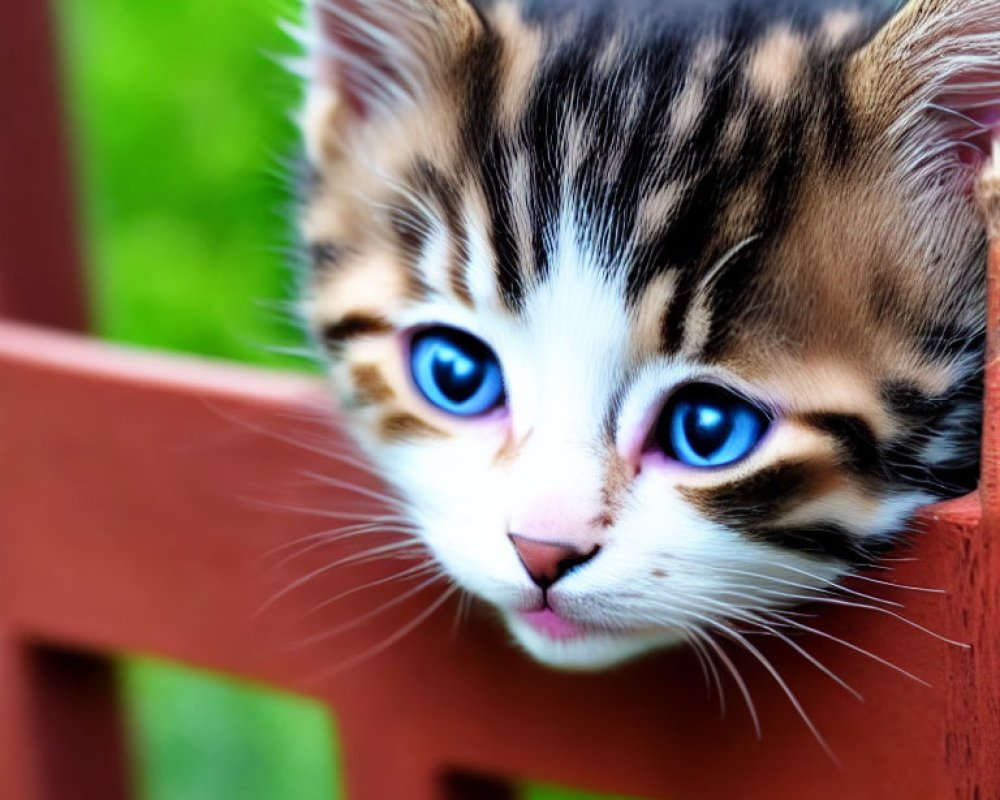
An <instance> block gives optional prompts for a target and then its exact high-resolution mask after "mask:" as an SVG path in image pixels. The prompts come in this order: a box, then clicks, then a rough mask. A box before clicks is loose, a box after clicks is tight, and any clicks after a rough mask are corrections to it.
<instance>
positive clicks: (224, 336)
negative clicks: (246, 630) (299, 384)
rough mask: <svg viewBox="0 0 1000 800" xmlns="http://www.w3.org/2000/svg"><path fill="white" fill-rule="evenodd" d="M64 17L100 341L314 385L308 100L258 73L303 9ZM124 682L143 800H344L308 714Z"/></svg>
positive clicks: (131, 662) (107, 9) (331, 743)
mask: <svg viewBox="0 0 1000 800" xmlns="http://www.w3.org/2000/svg"><path fill="white" fill-rule="evenodd" d="M30 1H31V2H34V0H30ZM56 9H57V12H58V14H57V17H58V23H59V35H60V43H61V52H62V58H63V74H64V75H65V93H66V100H67V106H68V109H69V116H70V119H71V123H72V129H73V131H74V133H75V136H74V145H73V146H74V147H75V150H76V164H77V170H78V185H79V187H80V195H81V207H82V215H83V228H84V241H85V246H86V248H87V251H88V259H87V261H88V264H89V269H90V274H89V290H90V292H91V304H92V308H93V309H94V313H95V325H96V327H97V330H98V332H99V333H100V334H101V335H103V336H105V337H107V338H109V339H114V340H118V341H124V342H130V343H135V344H141V345H145V346H149V347H157V348H164V349H169V350H177V351H185V352H191V353H200V354H206V355H210V356H217V357H222V358H230V359H237V360H241V361H249V362H254V363H258V364H263V365H267V366H272V367H282V368H289V367H292V368H306V367H307V365H308V361H306V360H303V359H301V358H296V357H293V356H289V355H286V354H283V351H286V350H288V349H292V350H294V349H300V348H302V347H303V346H304V343H303V337H302V335H301V334H300V333H299V331H298V330H297V328H296V326H295V325H294V324H292V323H291V322H290V319H289V314H288V313H287V308H288V305H289V304H290V302H291V301H292V299H293V298H294V296H295V275H294V271H293V270H292V269H291V268H290V266H289V264H290V261H291V259H290V258H289V256H288V251H289V250H290V249H291V244H292V237H291V235H290V227H289V224H288V220H289V218H290V216H291V214H290V208H289V206H290V195H289V191H288V186H289V181H288V179H287V173H288V167H287V165H286V162H287V160H288V158H289V157H290V155H291V154H293V153H294V152H295V130H294V126H293V125H292V124H291V122H290V116H289V114H290V111H291V110H292V109H294V108H295V106H296V105H297V102H298V100H297V98H298V92H297V87H296V84H295V82H294V81H293V79H292V78H291V77H290V76H288V75H287V74H285V73H284V72H283V71H282V70H281V69H280V68H278V67H277V66H276V65H275V63H274V62H273V61H272V60H270V59H269V58H268V57H267V56H266V54H267V53H272V54H273V53H287V52H289V51H290V49H291V43H290V42H289V41H288V40H287V39H286V38H285V37H284V36H283V35H282V34H281V33H280V32H279V30H278V27H277V25H276V24H275V21H276V20H277V18H278V17H279V16H283V17H285V18H294V17H295V16H296V11H297V6H296V5H295V3H294V0H56ZM121 680H122V687H123V689H124V693H125V698H126V705H127V710H128V715H129V725H130V730H131V732H132V737H133V746H134V750H135V754H136V759H137V765H138V770H137V781H138V784H139V785H138V787H137V788H138V795H139V797H141V798H144V800H331V799H332V798H337V797H340V796H341V791H340V785H341V784H340V774H341V768H340V764H339V763H338V761H337V757H336V731H335V722H334V721H333V720H331V719H330V716H329V714H328V713H327V711H326V709H324V708H322V707H320V706H318V705H317V704H315V703H312V702H310V701H307V700H304V699H302V698H296V697H289V696H285V695H280V694H276V693H271V692H264V691H261V690H260V689H257V688H253V687H249V686H247V685H245V684H242V683H240V682H237V681H232V680H228V679H223V678H220V677H218V676H210V675H206V674H203V673H199V672H195V671H192V670H187V669H182V668H180V667H177V666H172V665H167V664H163V663H159V662H154V661H148V660H138V659H126V660H124V661H123V662H122V666H121ZM524 797H525V800H588V798H590V799H591V800H593V797H594V796H592V795H583V794H580V793H574V792H570V791H567V790H561V789H555V788H551V787H542V786H534V785H532V786H527V787H525V789H524ZM387 800H388V799H387Z"/></svg>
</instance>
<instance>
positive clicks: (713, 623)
mask: <svg viewBox="0 0 1000 800" xmlns="http://www.w3.org/2000/svg"><path fill="white" fill-rule="evenodd" d="M703 610H706V611H708V609H703ZM685 613H687V614H690V615H691V616H694V617H696V618H698V619H700V620H701V621H702V622H704V623H705V624H706V625H708V626H709V627H710V628H713V629H715V630H717V631H719V632H720V633H721V634H722V635H723V636H725V637H726V638H729V639H732V640H733V641H735V642H736V643H737V644H739V645H742V647H743V648H744V649H745V650H746V651H747V652H748V653H749V654H750V655H751V656H753V658H754V659H756V660H757V661H758V662H759V663H760V664H761V666H763V667H764V669H765V670H767V672H768V674H769V675H770V676H771V677H772V678H773V679H774V681H775V683H777V685H778V686H779V687H780V688H781V691H782V692H783V693H784V694H785V697H787V698H788V701H789V702H790V703H791V704H792V707H793V708H794V709H795V711H796V713H798V715H799V717H800V718H801V719H802V721H803V722H804V723H805V725H806V727H807V728H808V729H809V731H810V733H812V735H813V737H814V738H815V739H816V741H817V743H818V744H819V745H820V747H822V748H823V751H824V752H825V753H826V754H827V756H828V757H829V758H830V760H831V761H833V762H834V763H835V764H837V765H838V766H839V765H840V761H839V760H838V759H837V756H836V755H835V754H834V752H833V750H831V749H830V746H829V745H828V744H827V742H826V740H825V739H824V738H823V736H822V734H820V732H819V729H818V728H817V727H816V725H815V724H814V723H813V721H812V719H811V718H810V717H809V715H808V714H807V713H806V710H805V708H803V706H802V703H801V702H799V699H798V697H797V696H796V695H795V692H793V691H792V689H791V687H790V686H789V685H788V683H787V682H786V681H785V679H784V678H782V677H781V673H779V672H778V670H777V669H775V667H774V665H773V664H772V663H771V662H770V661H768V659H767V658H766V657H765V656H764V654H763V653H761V652H760V650H758V649H757V648H756V647H754V645H753V643H752V642H750V641H748V640H747V638H746V637H745V636H743V635H742V634H741V633H740V632H739V631H737V630H736V629H735V628H733V627H731V626H729V625H726V624H725V623H724V622H723V621H722V620H719V619H716V618H714V617H711V616H707V615H705V614H701V613H698V612H697V611H693V610H692V609H691V607H690V605H686V606H685Z"/></svg>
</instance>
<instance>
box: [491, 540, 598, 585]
mask: <svg viewBox="0 0 1000 800" xmlns="http://www.w3.org/2000/svg"><path fill="white" fill-rule="evenodd" d="M509 537H510V541H511V542H512V543H513V545H514V550H516V551H517V557H518V558H519V559H520V560H521V564H523V565H524V569H525V571H526V572H527V573H528V576H529V577H530V578H531V580H532V581H534V582H535V584H536V585H537V586H538V587H539V588H541V589H543V590H545V589H548V588H549V587H550V586H552V584H554V583H555V582H556V581H558V580H559V579H560V578H562V577H563V576H565V575H566V574H567V573H569V572H571V571H572V570H574V569H576V568H578V567H582V566H583V565H584V564H586V563H587V562H588V561H590V560H591V559H592V558H593V557H594V556H596V555H597V553H598V552H599V551H600V549H601V546H600V545H599V544H598V545H594V547H593V548H592V549H590V550H589V551H587V550H581V549H580V548H579V547H577V546H576V545H574V544H570V543H567V542H550V541H544V540H542V539H531V538H529V537H527V536H522V535H521V534H519V533H511V534H509Z"/></svg>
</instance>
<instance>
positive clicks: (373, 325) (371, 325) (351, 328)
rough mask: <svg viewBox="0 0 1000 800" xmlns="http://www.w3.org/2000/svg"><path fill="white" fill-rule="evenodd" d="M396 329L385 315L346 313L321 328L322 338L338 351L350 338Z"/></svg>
mask: <svg viewBox="0 0 1000 800" xmlns="http://www.w3.org/2000/svg"><path fill="white" fill-rule="evenodd" d="M394 330H396V329H395V328H394V327H393V326H392V324H391V323H390V322H389V320H387V319H386V318H385V317H382V316H379V315H378V314H362V313H354V314H348V315H347V316H345V317H343V318H341V319H340V320H338V321H337V322H332V323H330V324H329V325H327V326H326V327H325V328H324V329H323V340H324V341H325V342H326V345H327V347H329V348H330V349H331V350H332V351H334V352H338V351H339V350H340V349H342V348H343V346H344V345H345V344H346V343H347V342H348V341H350V340H351V339H357V338H360V337H362V336H384V335H386V334H389V333H392V332H393V331H394Z"/></svg>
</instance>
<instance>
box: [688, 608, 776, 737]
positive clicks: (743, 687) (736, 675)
mask: <svg viewBox="0 0 1000 800" xmlns="http://www.w3.org/2000/svg"><path fill="white" fill-rule="evenodd" d="M691 633H692V635H694V636H697V637H699V638H701V640H702V641H703V642H704V643H705V645H706V646H708V647H709V648H710V649H711V650H712V652H714V653H715V655H716V656H717V657H718V659H719V661H721V662H722V665H723V666H724V667H725V668H726V669H727V670H728V672H729V674H730V675H732V677H733V680H734V681H735V682H736V686H737V688H738V689H739V690H740V694H742V695H743V700H744V702H745V703H746V706H747V712H748V713H749V714H750V720H751V721H752V722H753V729H754V731H755V732H756V734H757V741H760V740H761V739H762V738H763V734H762V732H761V728H760V718H759V717H758V716H757V706H756V705H754V702H753V697H751V695H750V688H749V687H748V686H747V684H746V681H744V680H743V676H742V675H741V674H740V671H739V670H738V669H737V668H736V664H734V663H733V660H732V659H731V658H730V657H729V654H728V653H726V651H725V650H724V649H723V648H722V646H721V645H720V644H719V643H718V642H717V641H715V639H713V638H712V636H711V634H710V633H709V632H708V631H702V630H700V629H698V628H692V629H691Z"/></svg>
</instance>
